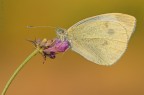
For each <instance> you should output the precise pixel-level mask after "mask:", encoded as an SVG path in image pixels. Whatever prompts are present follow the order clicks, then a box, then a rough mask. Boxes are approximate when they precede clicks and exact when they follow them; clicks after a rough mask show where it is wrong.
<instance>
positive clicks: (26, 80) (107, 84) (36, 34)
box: [0, 0, 144, 95]
mask: <svg viewBox="0 0 144 95" xmlns="http://www.w3.org/2000/svg"><path fill="white" fill-rule="evenodd" d="M111 12H120V13H126V14H129V15H133V16H135V17H136V18H137V27H136V31H135V33H134V34H133V35H132V38H131V40H130V42H129V46H128V49H127V51H126V53H125V54H124V56H123V57H122V58H121V59H120V60H119V61H118V62H117V63H116V64H114V65H113V66H110V67H105V66H99V65H97V64H94V63H92V62H89V61H87V60H86V59H84V58H83V57H81V56H80V55H79V54H77V53H75V52H73V51H71V50H69V51H68V52H66V53H65V54H59V55H58V56H57V58H56V59H54V60H52V59H47V62H46V64H42V62H43V58H42V56H41V55H40V54H39V55H37V56H35V57H34V58H33V59H32V60H31V61H29V63H28V64H27V65H26V66H25V67H24V68H23V69H22V71H21V72H20V73H19V74H18V76H17V77H16V78H15V80H14V81H13V83H12V85H11V86H10V88H9V89H8V91H7V94H6V95H144V1H143V0H71V1H70V0H0V93H1V92H2V89H3V88H4V85H5V84H6V82H7V81H8V79H9V78H10V76H11V75H12V73H13V72H14V70H15V69H16V68H17V67H18V66H19V65H20V63H21V62H22V61H23V60H24V59H25V58H26V57H27V55H29V54H30V53H31V52H32V51H33V50H34V47H33V45H32V44H31V43H29V42H27V41H26V39H32V40H33V39H35V38H48V39H52V38H54V37H55V36H56V34H55V32H54V30H53V29H50V28H35V29H27V28H26V26H27V25H34V26H37V25H51V26H59V27H63V28H66V29H67V28H68V27H70V26H71V25H73V24H74V23H76V22H78V21H80V20H82V19H84V18H87V17H90V16H95V15H99V14H103V13H111Z"/></svg>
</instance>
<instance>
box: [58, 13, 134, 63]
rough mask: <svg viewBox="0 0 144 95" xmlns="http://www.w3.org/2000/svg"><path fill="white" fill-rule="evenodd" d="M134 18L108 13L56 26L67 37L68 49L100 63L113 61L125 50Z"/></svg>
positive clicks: (62, 36)
mask: <svg viewBox="0 0 144 95" xmlns="http://www.w3.org/2000/svg"><path fill="white" fill-rule="evenodd" d="M135 26H136V19H135V17H133V16H130V15H127V14H122V13H108V14H102V15H98V16H94V17H90V18H86V19H84V20H82V21H79V22H78V23H76V24H74V25H73V26H71V27H70V28H69V29H68V30H66V29H58V30H57V35H58V37H59V38H60V39H61V40H64V39H67V40H68V41H69V42H70V45H71V49H72V50H73V51H75V52H77V53H79V54H80V55H82V56H83V57H84V58H86V59H87V60H89V61H92V62H94V63H96V64H100V65H112V64H114V63H115V62H116V61H117V60H118V59H119V58H120V57H121V56H122V55H123V54H124V52H125V50H126V48H127V44H128V41H129V39H130V37H131V34H132V33H133V32H134V30H135Z"/></svg>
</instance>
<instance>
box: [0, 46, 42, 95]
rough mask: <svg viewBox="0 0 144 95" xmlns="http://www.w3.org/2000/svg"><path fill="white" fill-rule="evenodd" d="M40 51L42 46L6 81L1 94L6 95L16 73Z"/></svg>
mask: <svg viewBox="0 0 144 95" xmlns="http://www.w3.org/2000/svg"><path fill="white" fill-rule="evenodd" d="M38 52H40V48H36V49H35V50H34V51H33V52H32V53H31V54H30V55H29V56H28V57H27V58H26V59H25V60H24V61H23V62H22V63H21V65H20V66H19V67H18V68H17V69H16V70H15V72H14V73H13V75H12V76H11V77H10V79H9V81H8V82H7V83H6V85H5V88H4V89H3V92H2V94H1V95H5V93H6V91H7V89H8V88H9V86H10V84H11V83H12V81H13V80H14V78H15V77H16V75H17V74H18V73H19V71H20V70H21V69H22V68H23V67H24V65H25V64H26V63H27V62H28V61H29V60H30V59H31V58H32V57H33V56H35V55H36V54H37V53H38Z"/></svg>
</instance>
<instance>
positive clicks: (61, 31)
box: [56, 28, 65, 35]
mask: <svg viewBox="0 0 144 95" xmlns="http://www.w3.org/2000/svg"><path fill="white" fill-rule="evenodd" d="M56 32H57V34H59V35H60V34H64V33H65V30H64V29H62V28H58V29H57V30H56Z"/></svg>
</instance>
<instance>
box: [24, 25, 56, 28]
mask: <svg viewBox="0 0 144 95" xmlns="http://www.w3.org/2000/svg"><path fill="white" fill-rule="evenodd" d="M26 28H57V27H54V26H31V25H28V26H26Z"/></svg>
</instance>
